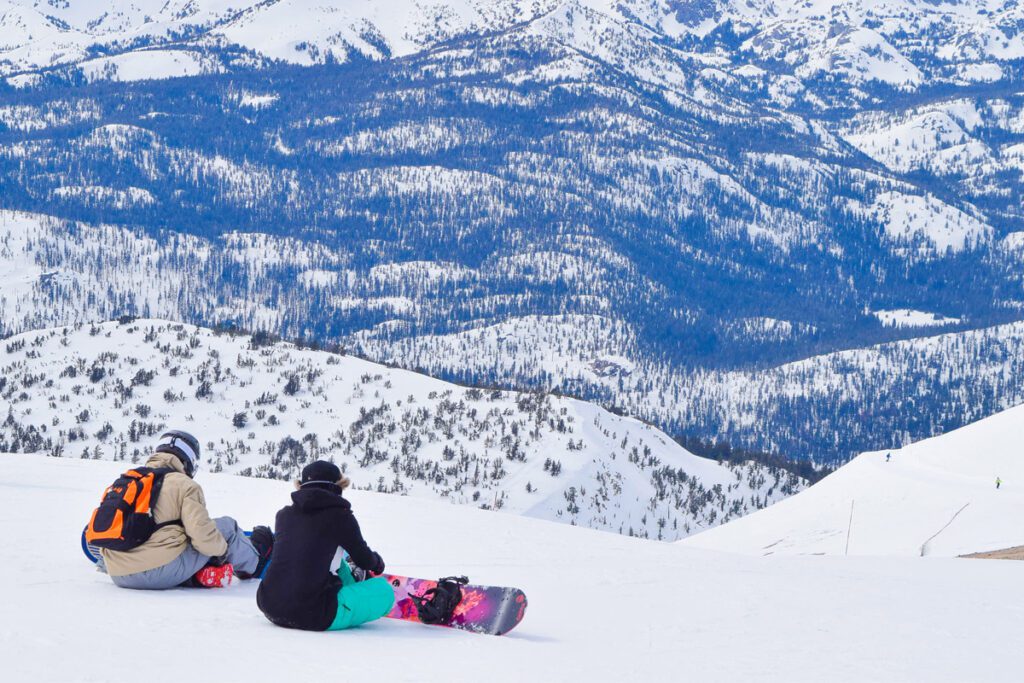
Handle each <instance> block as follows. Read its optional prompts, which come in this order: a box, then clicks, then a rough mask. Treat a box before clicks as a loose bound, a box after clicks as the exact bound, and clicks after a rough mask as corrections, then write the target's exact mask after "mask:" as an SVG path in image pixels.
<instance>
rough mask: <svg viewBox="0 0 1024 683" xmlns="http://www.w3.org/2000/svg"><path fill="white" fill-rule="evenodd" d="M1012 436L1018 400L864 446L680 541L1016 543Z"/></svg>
mask: <svg viewBox="0 0 1024 683" xmlns="http://www.w3.org/2000/svg"><path fill="white" fill-rule="evenodd" d="M1022 436H1024V407H1017V408H1012V409H1010V410H1007V411H1004V412H1001V413H999V414H997V415H993V416H992V417H989V418H987V419H984V420H981V421H979V422H976V423H974V424H971V425H968V426H966V427H962V428H961V429H957V430H955V431H952V432H949V433H948V434H943V435H942V436H939V437H936V438H934V439H927V440H925V441H919V442H917V443H915V444H912V445H910V446H907V447H905V448H902V449H898V450H893V451H885V452H882V451H879V452H874V453H865V454H863V455H861V456H859V457H857V458H855V459H854V460H853V461H851V462H850V463H848V464H847V465H844V466H843V467H840V468H839V469H838V470H836V471H835V472H834V473H833V474H831V475H829V476H827V477H825V478H824V479H823V480H821V481H820V482H819V483H817V484H815V485H814V486H812V487H810V488H809V489H807V490H806V491H803V492H802V493H800V494H798V495H796V496H793V497H792V498H790V499H788V500H786V501H784V502H782V503H779V504H778V505H775V506H773V507H772V508H771V509H769V510H765V511H762V512H759V513H756V514H753V515H750V516H749V517H747V518H744V519H742V520H738V521H736V522H735V523H731V524H729V525H727V526H726V527H722V528H720V529H715V530H712V531H709V532H707V533H704V534H701V535H700V536H698V537H695V538H693V539H691V540H688V541H687V542H686V544H687V545H688V546H691V547H700V548H711V549H715V550H728V551H731V552H742V553H749V554H756V555H888V556H907V557H915V556H926V555H927V556H929V557H931V556H939V557H943V556H944V557H956V556H958V555H966V554H972V553H978V552H984V551H992V550H1002V549H1006V548H1012V547H1017V546H1021V545H1024V532H1022V530H1021V527H1020V523H1019V521H1020V510H1021V506H1022V505H1024V454H1022V452H1021V437H1022ZM887 456H888V457H889V459H887ZM997 478H999V479H1001V481H1002V484H1001V486H1000V487H999V488H998V489H997V487H996V479H997Z"/></svg>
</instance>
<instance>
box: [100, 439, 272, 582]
mask: <svg viewBox="0 0 1024 683" xmlns="http://www.w3.org/2000/svg"><path fill="white" fill-rule="evenodd" d="M199 456H200V447H199V441H198V440H197V439H196V438H195V437H194V436H192V435H191V434H189V433H187V432H183V431H179V430H172V431H169V432H166V433H164V434H163V435H162V436H161V437H160V443H159V445H157V447H156V452H155V453H154V454H153V455H152V457H150V458H149V460H147V461H146V464H145V467H149V468H153V469H159V468H164V469H165V470H170V471H168V472H166V474H164V475H163V480H162V485H161V488H160V490H159V495H157V497H156V505H155V506H154V507H153V510H152V514H153V520H154V521H155V522H156V525H157V526H156V531H154V532H153V533H152V535H151V536H150V537H149V538H148V540H146V541H145V542H144V543H143V544H142V545H140V546H138V547H136V548H132V549H131V550H126V551H118V550H110V549H107V548H101V549H100V555H101V558H102V559H101V562H100V566H101V568H102V569H103V570H104V571H105V572H106V573H107V574H108V575H109V576H110V578H111V580H113V582H114V584H116V585H117V586H120V587H121V588H135V589H146V590H162V589H167V588H175V587H177V586H189V585H192V586H207V587H215V586H222V585H225V584H226V583H229V582H230V581H231V579H232V577H233V576H234V575H237V576H238V577H239V578H242V579H248V578H253V577H258V576H259V575H260V573H261V572H262V571H263V569H264V568H265V567H266V564H267V562H269V560H270V555H271V552H272V550H273V546H274V537H273V534H272V533H271V531H270V529H269V528H267V527H265V526H258V527H256V528H255V529H254V530H253V533H252V538H251V539H250V538H247V537H246V536H245V534H244V533H243V532H242V531H241V530H240V529H239V528H238V524H237V523H236V522H235V520H234V519H232V518H231V517H218V518H217V519H210V513H209V512H208V511H207V509H206V498H205V496H204V495H203V489H202V488H201V487H200V486H199V484H197V483H196V482H195V480H194V477H195V475H196V472H197V471H198V469H199Z"/></svg>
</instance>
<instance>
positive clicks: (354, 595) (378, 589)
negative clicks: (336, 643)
mask: <svg viewBox="0 0 1024 683" xmlns="http://www.w3.org/2000/svg"><path fill="white" fill-rule="evenodd" d="M338 578H339V579H341V589H340V590H339V591H338V614H337V616H336V617H334V621H333V622H331V625H330V626H328V627H327V630H328V631H340V630H342V629H346V628H352V627H354V626H359V625H360V624H365V623H366V622H368V621H373V620H374V619H380V618H381V617H383V616H384V615H385V614H387V613H388V612H390V611H391V606H392V605H393V604H395V592H394V591H393V590H391V584H389V583H388V581H387V579H382V578H380V577H377V578H373V579H367V580H366V581H356V580H355V577H353V576H352V571H351V570H350V569H349V568H348V563H347V562H342V563H341V566H340V567H338Z"/></svg>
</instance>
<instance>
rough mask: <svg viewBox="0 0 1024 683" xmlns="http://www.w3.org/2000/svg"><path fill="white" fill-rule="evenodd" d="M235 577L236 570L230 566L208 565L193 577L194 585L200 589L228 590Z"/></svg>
mask: <svg viewBox="0 0 1024 683" xmlns="http://www.w3.org/2000/svg"><path fill="white" fill-rule="evenodd" d="M234 577H235V568H234V567H233V566H232V565H230V564H222V565H220V566H216V567H215V566H213V565H207V566H205V567H203V568H202V569H200V570H199V571H197V572H196V573H195V575H194V576H193V577H192V585H194V586H198V587H200V588H227V587H228V586H230V585H231V581H232V580H233V579H234Z"/></svg>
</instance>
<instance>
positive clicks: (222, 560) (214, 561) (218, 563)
mask: <svg viewBox="0 0 1024 683" xmlns="http://www.w3.org/2000/svg"><path fill="white" fill-rule="evenodd" d="M227 563H228V554H227V553H224V554H223V555H220V556H219V557H211V558H210V559H209V561H208V562H207V563H206V566H208V567H223V566H224V565H226V564H227Z"/></svg>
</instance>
